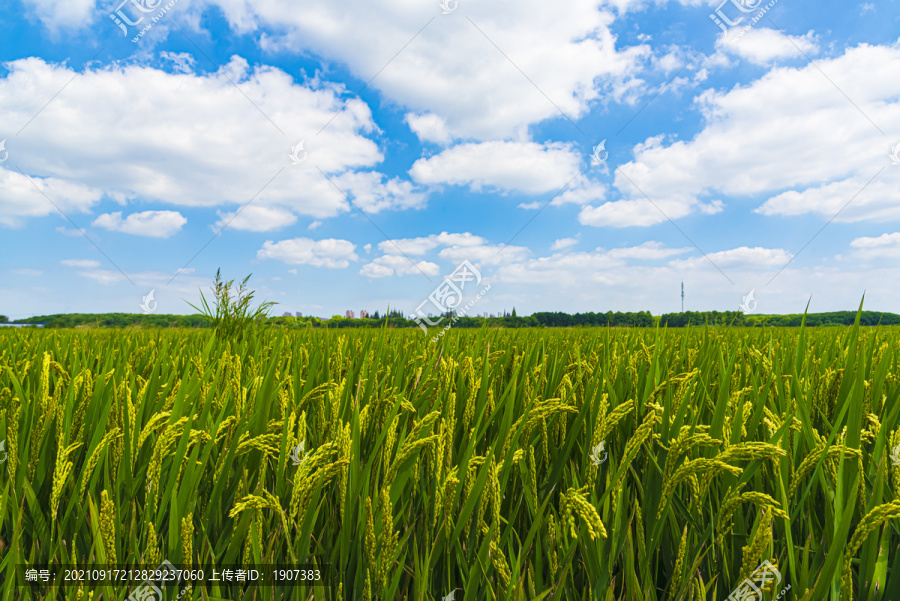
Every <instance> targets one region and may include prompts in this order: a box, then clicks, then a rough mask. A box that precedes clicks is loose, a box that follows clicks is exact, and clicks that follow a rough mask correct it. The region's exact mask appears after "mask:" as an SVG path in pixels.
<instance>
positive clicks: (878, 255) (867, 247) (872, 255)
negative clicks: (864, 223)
mask: <svg viewBox="0 0 900 601" xmlns="http://www.w3.org/2000/svg"><path fill="white" fill-rule="evenodd" d="M850 246H851V248H853V253H852V255H851V257H852V258H858V259H864V260H871V259H898V258H900V232H894V233H892V234H882V235H880V236H877V237H860V238H856V239H855V240H853V241H852V242H851V243H850Z"/></svg>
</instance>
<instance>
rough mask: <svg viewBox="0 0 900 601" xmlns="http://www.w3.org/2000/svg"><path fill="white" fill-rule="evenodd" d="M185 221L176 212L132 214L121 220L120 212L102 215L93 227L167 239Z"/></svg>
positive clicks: (175, 232) (178, 229) (179, 228)
mask: <svg viewBox="0 0 900 601" xmlns="http://www.w3.org/2000/svg"><path fill="white" fill-rule="evenodd" d="M185 223H187V219H185V218H184V216H183V215H182V214H181V213H179V212H178V211H143V212H141V213H132V214H131V215H129V216H128V217H126V218H124V219H122V212H121V211H116V212H115V213H104V214H103V215H100V216H99V217H97V218H96V219H95V220H94V223H93V225H94V227H102V228H104V229H107V230H111V231H114V232H122V233H125V234H133V235H135V236H148V237H151V238H168V237H170V236H174V235H175V234H177V233H178V232H179V231H181V227H182V226H183V225H184V224H185Z"/></svg>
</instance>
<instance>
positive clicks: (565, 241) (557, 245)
mask: <svg viewBox="0 0 900 601" xmlns="http://www.w3.org/2000/svg"><path fill="white" fill-rule="evenodd" d="M576 244H578V237H575V238H560V239H559V240H556V241H554V242H553V245H552V246H551V247H550V250H563V249H566V248H569V247H570V246H575V245H576Z"/></svg>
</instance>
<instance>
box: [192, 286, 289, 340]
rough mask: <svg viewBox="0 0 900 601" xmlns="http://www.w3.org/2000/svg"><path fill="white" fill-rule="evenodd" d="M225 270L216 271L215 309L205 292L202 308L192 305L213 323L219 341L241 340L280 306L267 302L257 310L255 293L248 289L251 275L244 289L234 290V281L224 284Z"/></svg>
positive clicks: (214, 287) (201, 294) (201, 300)
mask: <svg viewBox="0 0 900 601" xmlns="http://www.w3.org/2000/svg"><path fill="white" fill-rule="evenodd" d="M221 271H222V270H221V269H219V270H216V281H215V283H214V284H213V288H212V289H213V306H212V307H210V305H209V303H208V302H207V300H206V296H205V295H204V294H203V291H202V290H201V291H200V304H201V305H202V308H198V307H196V306H194V305H192V304H191V303H188V304H189V305H191V307H193V308H194V309H195V310H197V311H199V312H200V313H202V314H203V315H204V316H205V317H206V318H207V319H208V320H209V321H210V322H211V323H212V325H213V327H214V328H215V331H216V337H217V338H219V339H225V340H228V339H237V340H240V339H241V338H242V337H243V336H244V334H245V333H246V332H247V331H249V330H250V329H252V328H255V327H256V326H257V325H258V323H259V321H258V320H260V319H264V318H266V317H268V315H269V310H270V309H271V308H272V307H273V306H275V305H277V304H278V303H275V302H271V301H267V302H262V303H260V304H259V305H258V306H257V307H253V306H252V305H251V303H252V302H253V296H254V294H255V292H254V291H252V290H248V289H247V281H248V280H249V279H250V276H249V275H248V276H247V277H245V278H244V279H243V281H242V282H241V285H240V287H239V288H237V289H234V280H228V281H227V282H226V281H224V280H223V279H222V274H221ZM251 275H252V274H251Z"/></svg>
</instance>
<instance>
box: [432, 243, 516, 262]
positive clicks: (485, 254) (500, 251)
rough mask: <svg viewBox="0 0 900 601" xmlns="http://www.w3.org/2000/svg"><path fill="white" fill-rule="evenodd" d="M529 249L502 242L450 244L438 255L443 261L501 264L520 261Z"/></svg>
mask: <svg viewBox="0 0 900 601" xmlns="http://www.w3.org/2000/svg"><path fill="white" fill-rule="evenodd" d="M530 254H531V251H530V250H529V249H528V248H527V247H525V246H504V245H502V244H494V245H482V246H451V247H450V248H445V249H444V250H442V251H441V252H440V253H438V256H440V258H442V259H444V260H445V261H451V262H453V263H462V262H463V261H469V262H471V263H475V264H476V265H503V264H507V263H512V262H515V261H522V260H524V259H525V258H526V257H527V256H528V255H530Z"/></svg>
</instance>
